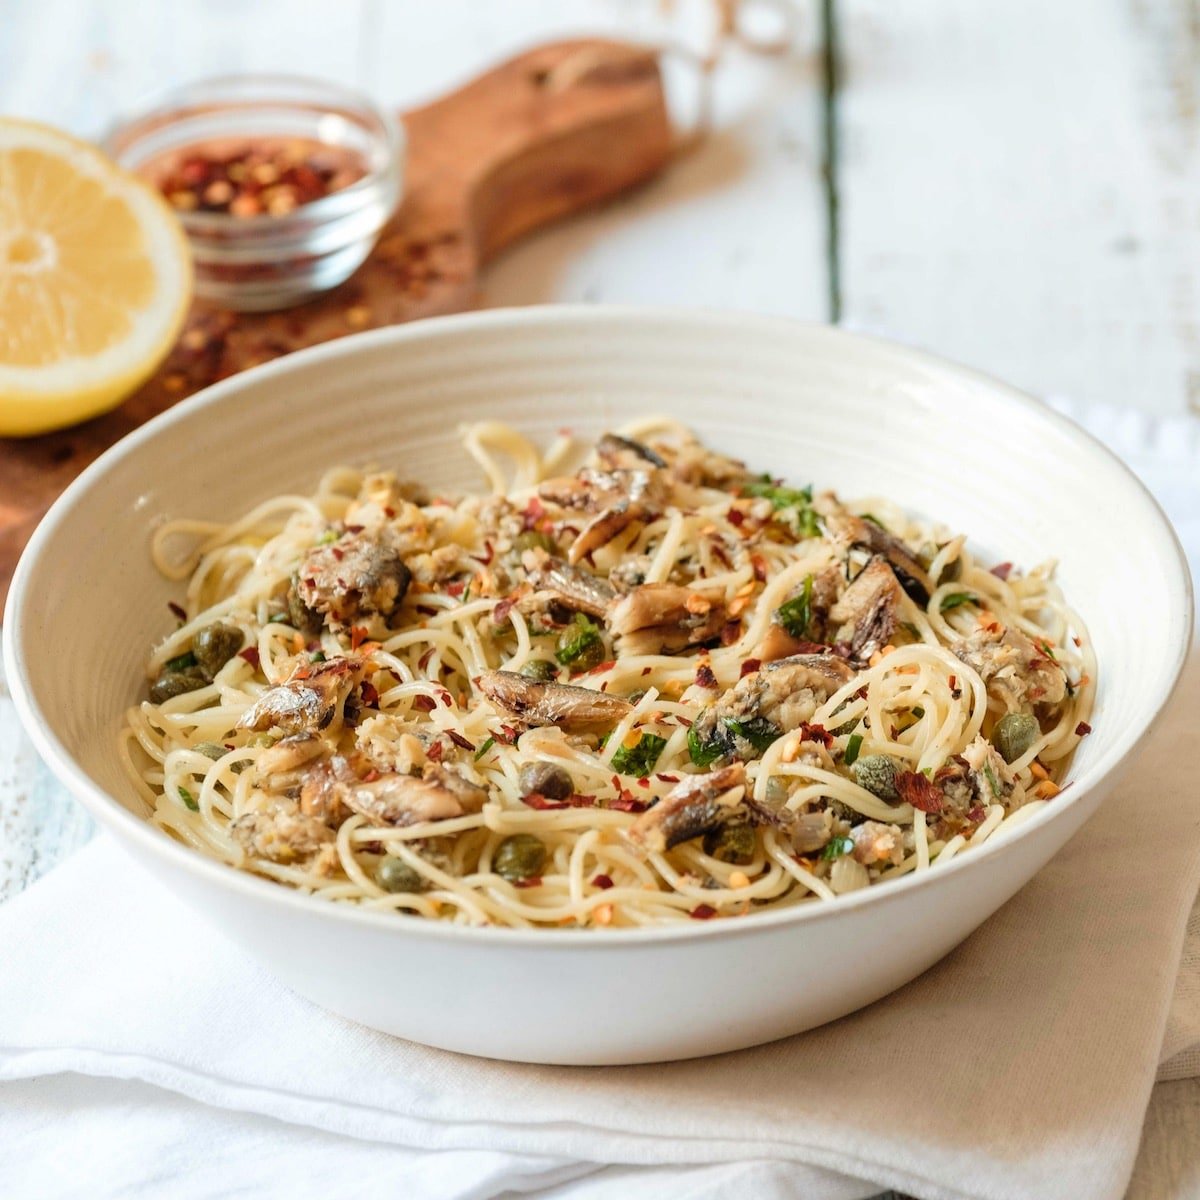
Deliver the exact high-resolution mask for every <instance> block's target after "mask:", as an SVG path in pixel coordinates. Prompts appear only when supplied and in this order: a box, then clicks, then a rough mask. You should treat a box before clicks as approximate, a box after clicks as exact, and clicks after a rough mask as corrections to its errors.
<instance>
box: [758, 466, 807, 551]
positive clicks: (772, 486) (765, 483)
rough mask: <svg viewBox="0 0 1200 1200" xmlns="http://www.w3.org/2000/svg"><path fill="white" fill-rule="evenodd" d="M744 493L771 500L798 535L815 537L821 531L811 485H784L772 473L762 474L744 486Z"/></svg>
mask: <svg viewBox="0 0 1200 1200" xmlns="http://www.w3.org/2000/svg"><path fill="white" fill-rule="evenodd" d="M742 495H743V496H755V497H758V498H760V499H763V500H770V502H771V504H772V506H773V507H774V509H775V511H776V512H777V513H779V514H780V519H781V520H784V521H786V522H787V523H788V524H789V525H791V526H792V528H793V529H794V530H795V531H796V534H797V536H798V537H802V538H813V537H817V536H818V535H819V534H820V532H821V529H820V526H819V525H818V524H817V514H816V513H815V512H813V507H812V488H811V487H806V488H790V487H784V486H783V485H782V484H779V483H776V482H775V480H774V479H772V478H771V476H770V475H761V476H760V477H759V478H758V479H755V480H753V481H752V482H750V483H747V484H746V485H745V486H744V487H743V488H742Z"/></svg>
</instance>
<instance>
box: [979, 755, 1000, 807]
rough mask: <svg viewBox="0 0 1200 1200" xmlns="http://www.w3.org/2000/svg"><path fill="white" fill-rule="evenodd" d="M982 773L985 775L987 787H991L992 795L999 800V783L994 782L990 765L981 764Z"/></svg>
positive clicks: (993, 774) (994, 776)
mask: <svg viewBox="0 0 1200 1200" xmlns="http://www.w3.org/2000/svg"><path fill="white" fill-rule="evenodd" d="M983 773H984V775H985V776H986V777H987V781H988V787H990V788H991V789H992V795H993V796H995V797H996V799H997V800H999V799H1000V785H999V784H998V783H997V782H996V775H995V773H994V772H993V771H992V768H991V765H990V764H989V763H984V764H983Z"/></svg>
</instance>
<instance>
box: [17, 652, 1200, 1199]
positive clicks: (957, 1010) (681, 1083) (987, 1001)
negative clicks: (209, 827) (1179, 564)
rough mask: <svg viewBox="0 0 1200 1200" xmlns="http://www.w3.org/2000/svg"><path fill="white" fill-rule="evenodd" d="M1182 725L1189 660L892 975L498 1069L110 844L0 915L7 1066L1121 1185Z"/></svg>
mask: <svg viewBox="0 0 1200 1200" xmlns="http://www.w3.org/2000/svg"><path fill="white" fill-rule="evenodd" d="M1198 717H1200V660H1194V661H1193V662H1192V664H1191V665H1190V668H1189V671H1188V674H1187V677H1186V680H1185V683H1184V685H1183V688H1182V691H1181V692H1180V693H1179V694H1178V696H1177V698H1176V700H1175V701H1174V703H1173V704H1172V706H1171V709H1170V711H1169V713H1168V714H1167V716H1166V718H1165V719H1164V720H1163V721H1162V722H1161V725H1160V728H1159V729H1158V730H1157V732H1156V734H1155V736H1154V737H1153V739H1152V740H1151V743H1150V744H1149V745H1148V746H1147V747H1146V748H1145V750H1144V752H1143V753H1142V755H1141V757H1140V759H1139V760H1138V762H1137V763H1136V765H1135V766H1134V767H1133V769H1132V770H1130V771H1129V772H1128V774H1127V776H1126V778H1125V781H1124V783H1123V784H1122V785H1121V786H1120V787H1119V788H1118V789H1117V792H1116V794H1115V795H1114V796H1113V797H1112V798H1111V799H1110V800H1109V801H1108V802H1107V803H1106V804H1105V806H1104V807H1103V808H1102V810H1101V812H1100V813H1099V814H1098V815H1097V816H1096V817H1095V818H1094V819H1093V820H1092V821H1091V822H1090V823H1089V825H1088V826H1087V827H1085V828H1084V829H1083V830H1082V831H1081V833H1080V834H1079V835H1078V836H1077V837H1076V838H1075V839H1074V840H1073V841H1072V842H1071V843H1070V844H1069V845H1068V846H1067V847H1066V849H1065V850H1064V851H1063V852H1062V853H1061V854H1060V855H1059V856H1058V857H1057V858H1056V859H1055V860H1054V861H1052V862H1051V863H1050V864H1049V866H1047V867H1046V868H1045V869H1044V870H1043V871H1042V872H1041V873H1040V874H1039V875H1038V876H1037V877H1036V878H1035V879H1034V880H1033V881H1032V882H1031V883H1030V884H1029V885H1028V886H1027V887H1026V888H1025V889H1024V890H1023V891H1022V892H1021V893H1020V894H1019V895H1018V896H1017V897H1016V898H1014V899H1013V900H1012V901H1011V902H1010V903H1009V904H1007V905H1006V906H1005V907H1004V908H1003V909H1002V910H1001V911H1000V912H999V913H998V914H997V915H996V916H995V917H993V918H992V919H991V920H990V921H989V922H987V924H985V925H984V926H983V928H982V929H980V930H979V931H978V932H977V933H976V934H974V935H973V936H972V937H971V938H969V939H968V940H967V941H966V942H965V943H964V944H963V945H962V947H961V948H960V949H959V950H957V951H956V952H955V953H953V954H952V955H950V956H949V957H948V958H947V959H945V960H944V961H943V962H942V963H940V964H938V965H937V966H935V967H934V968H933V969H931V970H930V971H928V972H927V973H926V974H925V975H923V976H922V977H921V978H919V979H917V980H916V981H915V982H913V983H912V984H910V985H909V986H907V987H906V988H904V989H902V990H901V991H899V992H897V993H895V994H894V995H892V996H890V997H888V998H887V999H885V1000H883V1001H881V1002H879V1003H877V1004H875V1005H873V1006H871V1007H870V1008H868V1009H866V1010H864V1011H862V1012H860V1013H856V1014H854V1015H852V1016H850V1017H847V1018H845V1019H843V1020H841V1021H838V1022H836V1023H834V1024H831V1025H828V1026H826V1027H824V1028H822V1029H818V1030H815V1031H813V1032H811V1033H809V1034H806V1035H802V1036H800V1037H796V1038H792V1039H790V1040H788V1041H785V1042H781V1043H776V1044H774V1045H770V1046H765V1047H761V1048H759V1049H755V1050H750V1051H744V1052H741V1053H738V1054H729V1055H724V1056H722V1057H719V1058H712V1059H705V1060H700V1061H694V1062H686V1063H677V1064H671V1065H667V1066H648V1067H633V1068H593V1069H572V1068H549V1067H531V1066H515V1065H514V1066H510V1065H504V1064H499V1063H493V1062H486V1061H483V1060H476V1059H471V1058H467V1057H463V1056H457V1055H452V1054H447V1053H444V1052H441V1051H436V1050H430V1049H426V1048H424V1047H421V1046H417V1045H413V1044H411V1043H406V1042H402V1041H398V1040H396V1039H393V1038H389V1037H386V1036H383V1035H380V1034H376V1033H373V1032H371V1031H370V1030H366V1029H363V1028H361V1027H358V1026H355V1025H353V1024H351V1023H349V1022H346V1021H343V1020H341V1019H339V1018H336V1017H332V1016H330V1015H328V1014H326V1013H323V1012H321V1011H319V1010H318V1009H316V1008H315V1007H313V1006H312V1005H310V1004H308V1003H307V1002H305V1001H303V1000H301V999H299V998H298V997H296V996H294V995H292V994H291V993H289V992H287V991H286V990H285V989H284V988H283V987H282V986H280V985H279V984H277V983H276V982H275V981H274V980H273V979H272V978H271V977H270V976H268V975H267V974H266V972H265V971H264V970H263V969H262V968H260V967H259V966H258V965H257V964H256V963H254V962H252V961H250V960H248V959H246V958H245V957H244V956H243V955H242V954H241V953H240V952H239V951H237V950H235V949H234V948H232V947H231V946H229V945H228V944H226V943H225V942H224V941H223V940H222V939H220V938H219V936H217V935H214V934H213V933H211V932H209V930H208V929H207V928H206V927H205V926H204V925H203V924H202V923H201V922H199V921H198V920H197V919H196V918H195V917H194V916H193V915H192V914H191V913H189V912H187V911H186V910H184V909H183V908H182V907H180V906H178V905H177V904H176V902H175V901H174V900H173V899H171V897H170V895H169V893H167V892H166V891H164V890H163V889H161V888H160V887H158V886H157V885H155V884H153V883H152V882H151V881H149V880H148V879H145V878H144V877H143V876H142V875H141V874H140V872H137V871H135V870H134V868H133V867H132V866H129V865H127V864H126V862H125V860H124V859H123V858H122V857H121V856H120V855H119V854H118V852H117V851H116V849H115V847H113V846H112V845H111V844H109V843H108V842H107V840H104V839H102V840H101V842H100V843H99V844H98V845H96V846H94V847H91V848H89V849H88V850H86V851H84V852H83V854H81V855H80V856H78V857H77V858H76V859H75V860H73V861H72V862H71V863H68V864H67V865H65V866H64V867H63V868H61V869H60V870H58V871H56V872H55V873H54V874H53V875H52V876H51V877H50V878H48V879H47V880H45V881H43V882H42V883H40V884H38V885H35V887H34V888H32V889H31V890H30V891H29V892H28V893H26V894H25V895H24V896H20V897H18V898H17V899H16V900H15V901H13V902H11V903H10V904H8V905H5V906H4V907H3V908H0V961H3V963H4V972H3V975H4V983H3V987H2V988H0V1079H10V1080H13V1079H21V1078H25V1079H28V1078H30V1077H34V1076H45V1075H52V1074H55V1073H58V1072H64V1071H75V1072H82V1073H85V1074H89V1075H96V1076H109V1077H121V1078H125V1079H140V1080H144V1081H148V1082H150V1083H153V1084H155V1085H157V1086H159V1087H165V1088H168V1089H171V1090H173V1091H177V1092H179V1093H182V1094H184V1095H186V1096H190V1097H192V1098H194V1099H197V1100H201V1101H203V1102H204V1103H206V1104H209V1105H215V1106H220V1107H222V1108H226V1109H235V1110H241V1111H246V1112H254V1113H262V1114H268V1115H271V1116H274V1117H278V1118H280V1119H282V1120H284V1121H288V1122H292V1123H295V1124H300V1125H308V1126H313V1127H316V1128H318V1129H322V1130H327V1131H331V1132H336V1133H341V1134H349V1135H352V1136H353V1137H355V1138H361V1139H368V1140H372V1141H375V1142H381V1143H390V1144H393V1145H396V1146H401V1147H407V1148H409V1149H410V1150H423V1151H426V1152H428V1151H440V1152H443V1153H446V1152H461V1151H463V1150H476V1151H487V1152H489V1153H490V1154H492V1155H495V1154H500V1155H501V1156H504V1155H507V1156H511V1161H512V1162H514V1163H519V1164H525V1166H526V1167H527V1165H528V1158H527V1157H522V1156H530V1155H534V1156H543V1159H541V1160H539V1161H549V1162H553V1163H554V1164H558V1165H562V1164H568V1165H569V1164H579V1165H581V1166H582V1165H584V1164H593V1163H633V1164H658V1165H661V1164H680V1165H683V1164H705V1163H722V1162H730V1163H734V1162H745V1161H746V1160H759V1161H763V1160H766V1161H770V1160H778V1161H784V1162H788V1163H794V1164H797V1167H796V1168H795V1178H797V1179H803V1180H805V1181H806V1190H804V1191H803V1192H802V1193H796V1194H803V1195H805V1196H847V1195H851V1194H860V1195H861V1194H862V1193H861V1192H857V1193H855V1192H853V1190H851V1191H847V1187H848V1185H849V1181H850V1180H855V1179H857V1180H866V1181H870V1182H871V1183H873V1184H877V1185H880V1186H884V1185H886V1186H891V1187H896V1188H900V1189H903V1190H906V1191H910V1192H912V1193H915V1194H916V1195H918V1196H921V1197H928V1198H938V1197H954V1198H961V1197H981V1198H983V1197H986V1198H989V1200H1002V1198H1012V1200H1037V1198H1038V1197H1047V1198H1050V1197H1053V1198H1055V1200H1059V1198H1062V1197H1072V1198H1073V1197H1091V1198H1096V1200H1101V1198H1104V1197H1119V1196H1121V1195H1122V1193H1123V1191H1124V1188H1125V1185H1126V1182H1127V1180H1128V1177H1129V1174H1130V1171H1131V1169H1132V1164H1133V1161H1134V1156H1135V1154H1136V1151H1137V1147H1138V1140H1139V1134H1140V1130H1141V1124H1142V1117H1143V1113H1144V1111H1145V1107H1146V1102H1147V1098H1148V1095H1149V1091H1150V1088H1151V1086H1152V1084H1153V1081H1154V1077H1155V1071H1156V1068H1157V1066H1158V1062H1159V1057H1160V1051H1161V1050H1162V1049H1163V1047H1164V1031H1166V1028H1167V1021H1168V1012H1169V1009H1170V1007H1171V1001H1172V993H1173V984H1174V980H1175V974H1176V966H1177V964H1178V962H1179V955H1180V949H1181V945H1182V942H1183V937H1184V930H1185V925H1186V922H1187V920H1188V915H1189V911H1190V909H1191V907H1192V901H1193V898H1194V897H1195V895H1196V888H1197V883H1198V882H1200V794H1198V789H1197V786H1196V782H1195V779H1194V776H1192V775H1191V774H1190V772H1189V770H1188V769H1187V765H1186V762H1185V756H1184V755H1182V754H1180V753H1179V751H1180V748H1181V747H1183V746H1186V745H1189V744H1190V741H1191V738H1192V737H1193V734H1194V730H1195V728H1196V723H1197V718H1198ZM845 953H846V954H848V955H851V956H853V954H854V947H853V946H847V947H846V948H845ZM717 982H718V981H714V993H716V992H717V991H720V992H721V993H722V995H723V996H725V997H727V989H725V988H718V987H717V986H716V985H717ZM416 983H417V981H414V984H416ZM716 1002H717V1000H716V999H715V995H714V1003H716ZM721 1002H723V1003H727V1002H728V1000H727V999H723V1000H722V1001H721ZM514 1003H522V1004H529V1005H536V1003H537V1000H536V997H524V998H514V997H499V996H498V997H497V1009H498V1018H499V1017H501V1016H502V1010H503V1007H504V1006H505V1005H506V1004H514ZM614 1019H636V1016H632V1017H630V1016H629V1015H628V1014H623V1015H621V1016H619V1017H618V1016H614ZM1185 1025H1186V1022H1184V1023H1183V1024H1180V1023H1179V1022H1176V1023H1175V1024H1174V1025H1173V1026H1172V1028H1171V1030H1170V1032H1169V1035H1168V1038H1167V1042H1166V1047H1167V1049H1168V1050H1170V1052H1171V1054H1172V1056H1173V1057H1172V1060H1171V1061H1172V1070H1184V1069H1187V1064H1188V1063H1189V1062H1190V1061H1192V1060H1191V1059H1189V1058H1188V1057H1187V1056H1188V1054H1190V1053H1194V1051H1189V1050H1187V1049H1186V1045H1187V1041H1188V1039H1189V1038H1190V1037H1192V1036H1193V1034H1194V1033H1195V1028H1194V1027H1192V1029H1191V1032H1189V1031H1188V1029H1187V1028H1185ZM114 1086H115V1085H114ZM0 1098H2V1093H0ZM228 1152H230V1153H232V1151H228ZM502 1161H507V1160H503V1159H502ZM800 1164H804V1165H803V1166H801V1165H800ZM0 1178H2V1176H0ZM498 1190H501V1189H498ZM430 1194H436V1193H430ZM444 1194H447V1195H454V1194H462V1193H458V1192H454V1191H448V1192H446V1193H444ZM487 1194H491V1193H487ZM615 1194H617V1193H614V1195H615ZM704 1194H705V1195H707V1194H708V1193H704ZM714 1194H715V1193H714ZM789 1194H790V1193H789Z"/></svg>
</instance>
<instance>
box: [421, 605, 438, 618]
mask: <svg viewBox="0 0 1200 1200" xmlns="http://www.w3.org/2000/svg"><path fill="white" fill-rule="evenodd" d="M416 607H417V612H419V613H420V614H421V615H422V616H425V617H436V616H437V615H438V610H437V609H436V608H434V607H433V605H432V604H418V605H417V606H416Z"/></svg>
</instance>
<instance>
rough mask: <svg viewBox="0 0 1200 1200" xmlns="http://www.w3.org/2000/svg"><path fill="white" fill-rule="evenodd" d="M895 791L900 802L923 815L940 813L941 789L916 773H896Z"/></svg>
mask: <svg viewBox="0 0 1200 1200" xmlns="http://www.w3.org/2000/svg"><path fill="white" fill-rule="evenodd" d="M896 791H897V792H899V793H900V799H901V800H903V801H905V802H906V803H907V804H911V805H912V806H913V808H915V809H918V810H920V811H921V812H923V813H939V812H941V811H942V800H943V796H942V789H941V788H939V787H938V786H937V785H936V784H934V782H933V781H932V780H930V779H926V778H925V776H924V775H922V774H920V773H919V772H917V771H900V772H897V774H896Z"/></svg>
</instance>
